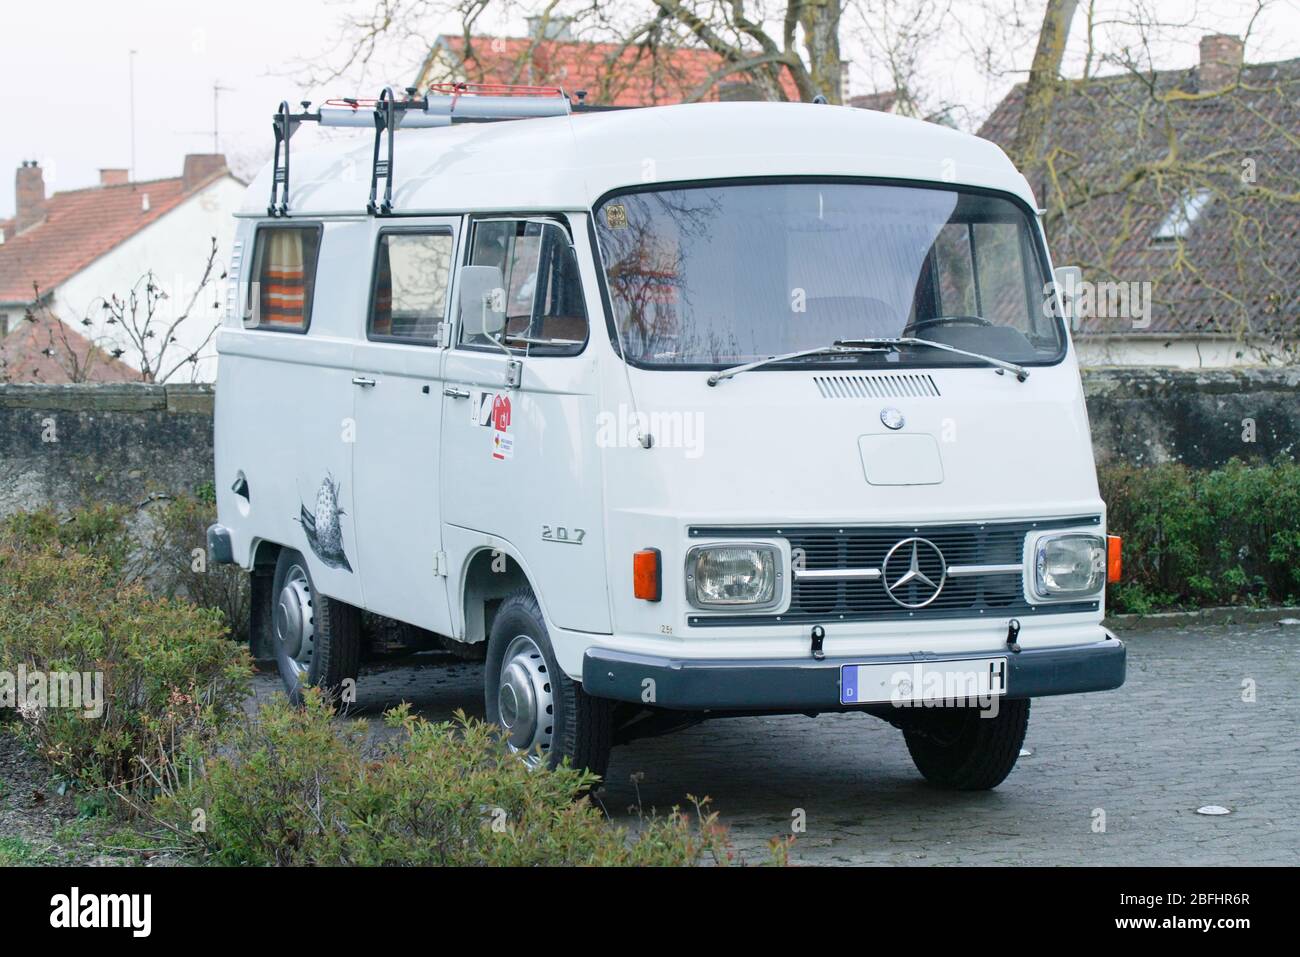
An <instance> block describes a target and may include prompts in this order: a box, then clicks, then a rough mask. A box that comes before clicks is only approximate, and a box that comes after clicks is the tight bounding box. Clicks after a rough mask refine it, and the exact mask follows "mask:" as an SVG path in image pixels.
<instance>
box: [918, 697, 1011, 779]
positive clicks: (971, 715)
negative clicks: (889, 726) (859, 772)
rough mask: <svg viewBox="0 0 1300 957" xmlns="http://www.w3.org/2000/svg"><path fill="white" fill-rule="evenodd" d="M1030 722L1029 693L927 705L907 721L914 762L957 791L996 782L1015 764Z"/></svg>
mask: <svg viewBox="0 0 1300 957" xmlns="http://www.w3.org/2000/svg"><path fill="white" fill-rule="evenodd" d="M1028 727H1029V699H1028V698H1021V699H1019V700H1016V701H1005V700H1000V701H998V712H997V715H996V716H993V717H990V716H989V715H988V713H987V712H983V711H980V710H979V709H978V708H927V709H925V710H923V711H918V712H917V713H916V714H915V715H913V716H911V720H909V721H908V722H907V723H906V724H904V725H903V740H905V741H906V742H907V750H908V751H909V752H910V753H911V755H912V763H913V764H915V765H916V769H917V770H918V771H920V772H921V774H922V775H923V776H924V777H925V779H926V780H927V781H929V782H930V783H931V784H934V785H937V786H938V787H942V788H949V789H951V790H955V791H987V790H990V789H992V788H995V787H997V786H998V785H999V784H1001V783H1002V781H1003V780H1004V779H1005V778H1006V776H1007V775H1008V774H1010V773H1011V769H1012V768H1013V767H1015V766H1016V759H1017V758H1019V757H1020V746H1021V745H1022V744H1024V742H1025V731H1026V730H1027V729H1028Z"/></svg>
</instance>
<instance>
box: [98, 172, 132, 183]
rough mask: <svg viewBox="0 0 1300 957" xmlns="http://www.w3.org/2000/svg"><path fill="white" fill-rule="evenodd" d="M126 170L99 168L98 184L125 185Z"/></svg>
mask: <svg viewBox="0 0 1300 957" xmlns="http://www.w3.org/2000/svg"><path fill="white" fill-rule="evenodd" d="M127 175H128V173H127V171H126V170H124V169H100V171H99V185H100V186H125V185H126V184H127V182H128V180H127Z"/></svg>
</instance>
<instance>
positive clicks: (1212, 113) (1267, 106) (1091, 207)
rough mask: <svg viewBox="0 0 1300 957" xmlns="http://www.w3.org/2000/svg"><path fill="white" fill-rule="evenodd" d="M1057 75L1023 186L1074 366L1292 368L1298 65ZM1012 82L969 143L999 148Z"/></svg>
mask: <svg viewBox="0 0 1300 957" xmlns="http://www.w3.org/2000/svg"><path fill="white" fill-rule="evenodd" d="M1244 54H1245V50H1244V46H1243V44H1242V42H1241V41H1240V40H1239V39H1237V38H1236V37H1231V36H1224V35H1218V34H1216V35H1213V36H1207V37H1204V38H1202V39H1201V41H1200V49H1199V57H1198V60H1197V62H1196V64H1195V65H1194V66H1192V67H1190V68H1187V69H1181V70H1160V71H1152V72H1146V73H1142V72H1139V71H1130V72H1125V73H1122V74H1119V75H1114V76H1102V77H1093V78H1090V79H1087V80H1067V81H1065V82H1064V85H1063V87H1062V89H1061V90H1060V91H1059V92H1058V93H1057V94H1056V96H1055V98H1054V100H1053V103H1052V111H1051V116H1050V118H1049V121H1048V123H1047V127H1046V130H1047V132H1046V143H1045V150H1044V153H1043V154H1042V160H1043V161H1042V163H1041V166H1040V168H1039V169H1038V170H1037V172H1036V173H1035V174H1034V176H1033V178H1034V180H1035V182H1033V184H1032V185H1033V187H1034V192H1035V195H1036V196H1037V198H1038V202H1039V205H1040V206H1041V207H1042V209H1043V224H1044V228H1045V230H1046V232H1047V236H1048V240H1049V242H1050V243H1051V246H1052V251H1053V257H1054V259H1055V261H1056V264H1057V265H1058V266H1061V265H1073V266H1079V267H1080V268H1081V269H1082V271H1083V279H1084V282H1083V284H1082V286H1081V287H1080V289H1079V290H1078V291H1079V292H1080V293H1081V294H1082V300H1081V306H1082V308H1081V309H1080V310H1079V315H1080V317H1081V321H1080V326H1079V328H1078V330H1077V332H1076V334H1075V343H1076V346H1077V348H1078V352H1079V357H1080V361H1081V362H1083V363H1084V364H1087V365H1094V366H1111V365H1113V366H1169V367H1181V368H1225V367H1233V366H1249V365H1279V364H1293V363H1295V362H1296V361H1297V360H1298V359H1300V335H1298V331H1300V291H1298V290H1300V242H1297V236H1298V235H1300V151H1298V150H1297V149H1296V143H1297V141H1298V140H1300V96H1298V94H1300V60H1289V61H1282V62H1274V63H1255V64H1250V63H1246V62H1245V56H1244ZM1023 97H1024V87H1023V85H1021V86H1018V87H1016V88H1015V89H1013V90H1012V91H1011V93H1010V94H1009V95H1008V96H1007V97H1006V99H1005V100H1003V101H1002V103H1001V104H999V106H998V107H997V109H996V110H995V111H994V112H993V114H992V115H991V116H990V117H989V119H988V121H987V122H986V123H985V124H984V127H983V128H982V129H981V130H980V135H981V136H984V137H986V138H988V139H991V140H993V141H994V142H996V143H998V144H999V145H1001V146H1002V147H1003V148H1004V149H1009V148H1010V146H1011V144H1012V142H1013V140H1014V138H1015V134H1016V127H1017V124H1018V121H1019V118H1020V113H1021V106H1022V103H1023Z"/></svg>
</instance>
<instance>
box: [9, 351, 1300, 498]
mask: <svg viewBox="0 0 1300 957" xmlns="http://www.w3.org/2000/svg"><path fill="white" fill-rule="evenodd" d="M1083 381H1084V388H1085V391H1086V392H1087V396H1088V413H1089V415H1090V417H1091V421H1092V431H1093V445H1094V448H1095V451H1096V454H1097V461H1098V463H1099V464H1112V463H1130V464H1134V465H1144V464H1149V463H1154V462H1165V461H1171V460H1172V461H1182V462H1186V463H1187V464H1188V465H1193V466H1198V467H1207V466H1214V465H1220V464H1222V463H1223V462H1226V461H1227V460H1228V459H1229V458H1231V457H1233V456H1234V455H1235V456H1238V457H1242V458H1247V459H1253V460H1260V459H1271V458H1273V457H1275V456H1277V455H1285V456H1289V457H1292V458H1294V457H1295V455H1296V453H1297V451H1298V450H1300V368H1288V369H1278V370H1270V369H1250V370H1214V371H1204V372H1194V371H1182V370H1138V369H1093V370H1089V371H1086V372H1085V373H1084V375H1083ZM213 397H214V396H213V390H212V387H211V386H207V385H167V386H157V385H152V386H147V385H0V515H7V514H9V513H12V512H14V511H17V510H19V509H22V508H31V507H35V506H39V505H43V504H54V505H56V506H60V507H67V506H71V505H75V504H78V503H80V502H87V501H111V502H118V503H122V504H134V503H139V502H143V501H145V500H147V499H148V498H149V497H150V496H151V495H154V494H157V493H169V492H176V491H181V490H193V489H194V488H196V487H197V486H199V485H201V484H203V483H205V482H210V481H211V480H212V407H213ZM1248 440H1251V441H1248Z"/></svg>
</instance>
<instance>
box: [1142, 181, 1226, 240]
mask: <svg viewBox="0 0 1300 957" xmlns="http://www.w3.org/2000/svg"><path fill="white" fill-rule="evenodd" d="M1213 200H1214V193H1212V192H1211V191H1210V190H1208V189H1198V190H1196V192H1194V193H1191V194H1187V193H1184V194H1183V195H1181V196H1179V197H1178V200H1177V201H1176V202H1175V203H1174V208H1173V209H1171V210H1170V211H1169V213H1168V215H1166V216H1165V218H1164V219H1163V220H1162V221H1161V223H1160V225H1159V226H1158V227H1156V230H1155V232H1153V233H1152V234H1151V242H1153V243H1156V244H1163V243H1173V242H1179V241H1181V240H1185V239H1186V238H1187V234H1188V233H1189V232H1191V229H1192V224H1193V223H1195V222H1196V221H1197V220H1198V219H1200V217H1201V214H1202V213H1204V212H1205V209H1206V207H1207V206H1209V205H1210V203H1211V202H1212V201H1213Z"/></svg>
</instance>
